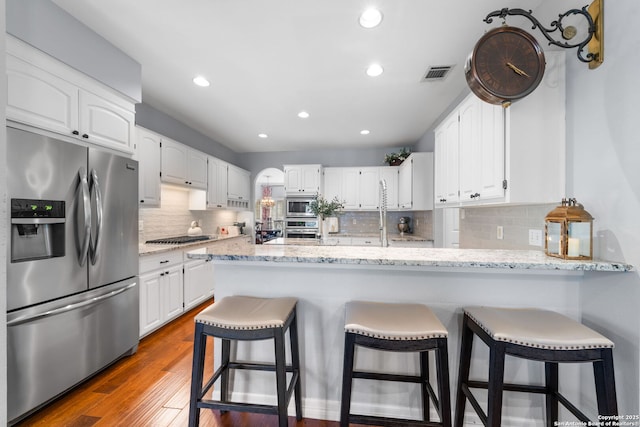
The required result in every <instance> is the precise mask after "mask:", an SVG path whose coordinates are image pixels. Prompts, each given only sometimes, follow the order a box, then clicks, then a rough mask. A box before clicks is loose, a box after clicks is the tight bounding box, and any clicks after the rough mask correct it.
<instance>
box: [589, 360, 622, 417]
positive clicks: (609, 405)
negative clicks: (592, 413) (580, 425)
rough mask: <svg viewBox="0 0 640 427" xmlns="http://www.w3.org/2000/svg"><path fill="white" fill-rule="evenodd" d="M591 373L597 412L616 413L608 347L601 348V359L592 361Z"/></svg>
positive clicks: (603, 413) (612, 372)
mask: <svg viewBox="0 0 640 427" xmlns="http://www.w3.org/2000/svg"><path fill="white" fill-rule="evenodd" d="M593 374H594V377H595V382H596V397H597V400H598V414H599V415H618V400H617V396H616V379H615V374H614V371H613V352H612V350H611V349H610V348H605V349H602V360H600V361H596V362H593Z"/></svg>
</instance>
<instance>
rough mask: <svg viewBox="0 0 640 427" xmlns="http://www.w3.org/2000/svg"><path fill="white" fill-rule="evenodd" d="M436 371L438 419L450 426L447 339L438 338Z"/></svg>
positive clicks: (444, 424) (443, 424) (445, 425)
mask: <svg viewBox="0 0 640 427" xmlns="http://www.w3.org/2000/svg"><path fill="white" fill-rule="evenodd" d="M436 373H437V381H438V396H439V397H440V421H441V422H442V426H443V427H451V390H450V388H449V352H448V350H447V339H446V338H439V339H438V348H437V349H436Z"/></svg>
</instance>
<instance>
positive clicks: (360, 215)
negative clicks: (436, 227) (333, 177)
mask: <svg viewBox="0 0 640 427" xmlns="http://www.w3.org/2000/svg"><path fill="white" fill-rule="evenodd" d="M432 214H433V212H432V211H415V212H410V211H407V212H396V211H388V212H387V227H388V231H389V234H398V233H399V231H398V228H397V227H396V225H397V224H398V223H399V222H400V217H403V216H406V217H409V218H411V221H410V223H409V225H410V226H411V231H412V232H411V234H414V235H417V236H422V237H426V238H429V239H433V215H432ZM339 224H340V233H343V234H375V233H378V232H379V230H380V225H379V224H380V214H379V213H378V212H360V211H345V212H343V213H342V214H340V216H339Z"/></svg>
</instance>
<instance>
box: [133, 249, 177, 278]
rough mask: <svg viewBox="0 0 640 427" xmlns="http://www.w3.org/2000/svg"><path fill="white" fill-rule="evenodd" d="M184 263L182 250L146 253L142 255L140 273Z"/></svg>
mask: <svg viewBox="0 0 640 427" xmlns="http://www.w3.org/2000/svg"><path fill="white" fill-rule="evenodd" d="M176 264H182V251H181V250H175V251H170V252H163V253H161V254H154V255H144V256H141V257H140V274H144V273H146V272H148V271H153V270H157V269H159V268H166V267H170V266H173V265H176Z"/></svg>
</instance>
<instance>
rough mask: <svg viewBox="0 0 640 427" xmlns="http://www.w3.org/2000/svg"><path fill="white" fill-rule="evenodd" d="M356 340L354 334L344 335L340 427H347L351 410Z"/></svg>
mask: <svg viewBox="0 0 640 427" xmlns="http://www.w3.org/2000/svg"><path fill="white" fill-rule="evenodd" d="M355 342H356V338H355V335H354V334H351V333H348V332H347V333H345V338H344V364H343V367H342V403H341V405H340V427H348V426H349V412H350V410H351V385H352V382H353V361H354V355H355V354H354V353H355V346H356V344H355Z"/></svg>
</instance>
